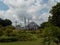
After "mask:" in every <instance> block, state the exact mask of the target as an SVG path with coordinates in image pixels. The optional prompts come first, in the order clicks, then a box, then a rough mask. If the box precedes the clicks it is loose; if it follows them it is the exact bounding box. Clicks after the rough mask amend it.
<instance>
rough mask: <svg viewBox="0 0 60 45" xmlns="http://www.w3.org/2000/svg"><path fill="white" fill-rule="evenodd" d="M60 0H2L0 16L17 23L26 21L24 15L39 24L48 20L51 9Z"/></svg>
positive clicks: (0, 0)
mask: <svg viewBox="0 0 60 45" xmlns="http://www.w3.org/2000/svg"><path fill="white" fill-rule="evenodd" d="M57 2H60V0H0V18H3V19H6V18H7V19H10V20H11V21H12V22H13V25H15V22H16V21H17V24H20V23H22V24H23V23H24V20H23V19H24V17H26V19H30V21H34V22H36V23H37V24H41V23H42V22H46V21H48V17H49V15H51V14H50V13H49V11H50V9H51V7H52V6H54V5H55V4H56V3H57Z"/></svg>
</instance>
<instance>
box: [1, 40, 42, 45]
mask: <svg viewBox="0 0 60 45" xmlns="http://www.w3.org/2000/svg"><path fill="white" fill-rule="evenodd" d="M0 45H42V44H41V40H37V41H19V42H5V43H0Z"/></svg>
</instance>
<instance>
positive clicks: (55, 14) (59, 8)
mask: <svg viewBox="0 0 60 45" xmlns="http://www.w3.org/2000/svg"><path fill="white" fill-rule="evenodd" d="M50 13H51V14H52V17H51V19H52V20H51V23H53V24H54V25H56V26H58V27H60V3H57V4H56V5H55V6H53V7H52V9H51V11H50Z"/></svg>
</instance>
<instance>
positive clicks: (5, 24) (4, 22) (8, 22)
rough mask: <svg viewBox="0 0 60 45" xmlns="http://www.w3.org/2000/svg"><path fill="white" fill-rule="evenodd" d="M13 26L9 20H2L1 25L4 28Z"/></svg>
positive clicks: (0, 20)
mask: <svg viewBox="0 0 60 45" xmlns="http://www.w3.org/2000/svg"><path fill="white" fill-rule="evenodd" d="M11 24H12V22H11V21H10V20H9V19H5V20H3V19H0V25H2V26H8V25H11Z"/></svg>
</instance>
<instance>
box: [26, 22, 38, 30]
mask: <svg viewBox="0 0 60 45" xmlns="http://www.w3.org/2000/svg"><path fill="white" fill-rule="evenodd" d="M38 28H39V25H37V24H36V23H35V22H30V23H29V24H28V25H27V26H26V27H25V29H28V30H37V29H38Z"/></svg>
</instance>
